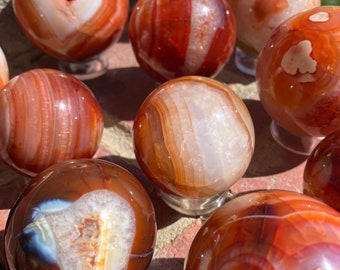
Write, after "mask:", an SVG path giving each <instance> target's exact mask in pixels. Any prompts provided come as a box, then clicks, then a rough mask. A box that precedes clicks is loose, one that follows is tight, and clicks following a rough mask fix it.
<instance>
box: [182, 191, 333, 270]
mask: <svg viewBox="0 0 340 270" xmlns="http://www.w3.org/2000/svg"><path fill="white" fill-rule="evenodd" d="M339 254H340V214H339V213H338V212H337V211H335V210H334V209H332V208H331V207H329V206H328V205H326V204H324V203H322V202H319V201H317V200H315V199H313V198H310V197H308V196H305V195H303V194H299V193H294V192H290V191H277V190H272V191H269V190H266V191H256V192H251V193H248V194H244V195H241V196H239V197H236V198H234V199H233V200H231V201H229V202H227V203H226V204H224V205H223V206H222V207H221V208H219V209H218V210H217V211H216V212H215V213H214V214H213V215H211V216H210V218H209V219H208V220H207V221H206V222H205V224H203V226H202V228H201V229H200V230H199V232H198V233H197V235H196V237H195V239H194V241H193V242H192V245H191V247H190V251H189V253H188V255H187V258H186V261H185V269H186V270H191V269H193V270H196V269H206V270H213V269H216V270H218V269H259V270H260V269H261V270H269V269H271V270H272V269H275V270H287V269H289V270H300V269H338V268H339Z"/></svg>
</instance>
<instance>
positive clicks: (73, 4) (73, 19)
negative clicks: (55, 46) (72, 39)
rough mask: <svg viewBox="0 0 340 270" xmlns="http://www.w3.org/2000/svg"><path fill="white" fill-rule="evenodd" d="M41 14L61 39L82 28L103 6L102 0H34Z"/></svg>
mask: <svg viewBox="0 0 340 270" xmlns="http://www.w3.org/2000/svg"><path fill="white" fill-rule="evenodd" d="M33 2H34V4H35V6H36V8H37V9H38V10H40V12H41V16H43V17H44V18H45V19H46V20H47V21H48V24H49V26H50V27H51V28H52V29H53V31H54V32H55V34H56V36H58V38H59V39H65V38H66V37H67V36H68V35H69V34H71V33H72V32H74V31H75V30H77V29H79V28H81V26H82V25H83V24H84V23H86V22H87V21H88V20H89V19H91V18H92V17H93V16H94V15H95V14H96V12H97V11H98V10H99V9H100V8H101V5H102V2H103V1H102V0H91V1H88V0H77V1H66V0H53V1H46V0H33Z"/></svg>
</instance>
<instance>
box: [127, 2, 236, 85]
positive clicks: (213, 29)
mask: <svg viewBox="0 0 340 270" xmlns="http://www.w3.org/2000/svg"><path fill="white" fill-rule="evenodd" d="M129 36H130V40H131V44H132V47H133V49H134V53H135V55H136V58H137V61H138V62H139V64H140V66H141V67H142V68H143V69H144V70H145V71H146V72H147V73H148V74H149V75H151V76H152V77H154V78H156V79H157V80H159V81H164V80H169V79H173V78H175V77H180V76H184V75H202V76H209V77H212V76H214V75H216V74H217V73H218V72H219V71H220V70H221V69H222V68H223V66H224V65H225V63H226V62H227V61H228V59H229V57H230V55H231V54H232V52H233V48H234V45H235V39H236V23H235V19H234V15H233V13H232V12H231V10H230V7H229V4H228V2H227V1H225V0H210V1H207V0H158V1H157V0H139V1H138V2H137V4H136V5H135V7H134V9H133V11H132V14H131V18H130V22H129Z"/></svg>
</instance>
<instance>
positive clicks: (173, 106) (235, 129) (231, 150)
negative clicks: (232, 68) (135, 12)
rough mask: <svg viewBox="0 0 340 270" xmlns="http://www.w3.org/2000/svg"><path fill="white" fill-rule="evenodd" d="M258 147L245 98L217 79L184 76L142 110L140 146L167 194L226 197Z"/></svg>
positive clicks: (147, 168)
mask: <svg viewBox="0 0 340 270" xmlns="http://www.w3.org/2000/svg"><path fill="white" fill-rule="evenodd" d="M254 145H255V135H254V127H253V122H252V118H251V116H250V114H249V111H248V109H247V107H246V106H245V104H244V102H243V101H242V99H241V98H240V97H239V96H237V94H236V93H234V92H233V91H232V90H231V88H230V87H229V86H228V85H226V84H223V83H221V82H219V81H217V80H214V79H211V78H207V77H201V76H184V77H180V78H176V79H172V80H169V81H168V82H166V83H164V84H162V85H160V86H159V87H157V88H156V89H155V90H154V91H153V92H152V93H151V94H150V95H149V96H148V97H147V98H146V99H145V100H144V102H143V104H142V105H141V106H140V108H139V110H138V112H137V115H136V118H135V122H134V147H135V153H136V158H137V161H138V163H139V164H140V166H141V168H142V170H143V171H144V172H145V173H146V175H147V176H148V177H149V178H150V179H151V180H152V181H153V182H154V183H155V184H156V185H157V186H158V187H159V188H160V189H161V190H162V191H164V192H166V193H169V194H173V195H175V196H180V197H184V198H192V199H197V198H204V197H209V196H214V195H217V194H221V193H223V192H226V191H227V190H228V189H229V188H230V187H231V186H232V185H233V184H234V183H235V182H236V181H238V180H239V179H240V178H241V177H242V176H243V174H244V173H245V171H246V170H247V168H248V166H249V163H250V161H251V158H252V155H253V151H254Z"/></svg>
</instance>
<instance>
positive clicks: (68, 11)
mask: <svg viewBox="0 0 340 270" xmlns="http://www.w3.org/2000/svg"><path fill="white" fill-rule="evenodd" d="M12 4H13V9H14V12H15V15H16V18H17V19H18V22H19V24H20V26H21V28H22V30H23V32H24V33H25V34H26V36H27V37H28V38H29V39H30V40H31V41H32V43H33V44H35V45H36V46H37V47H39V48H40V49H42V50H43V51H44V52H46V53H48V54H50V55H52V56H54V57H56V58H58V59H62V60H67V61H75V60H83V59H86V58H89V57H92V56H94V55H96V54H99V53H100V52H102V51H103V50H104V49H106V48H107V47H108V46H109V45H110V44H112V43H113V42H115V41H117V40H118V39H119V38H120V36H121V33H122V31H123V28H124V25H125V23H126V21H127V17H128V10H129V1H128V0H115V1H111V0H91V1H88V0H77V1H66V0H56V1H46V0H13V1H12Z"/></svg>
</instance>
